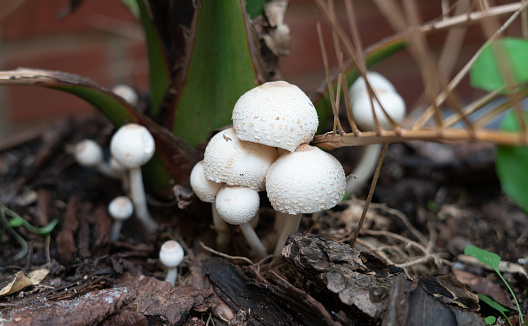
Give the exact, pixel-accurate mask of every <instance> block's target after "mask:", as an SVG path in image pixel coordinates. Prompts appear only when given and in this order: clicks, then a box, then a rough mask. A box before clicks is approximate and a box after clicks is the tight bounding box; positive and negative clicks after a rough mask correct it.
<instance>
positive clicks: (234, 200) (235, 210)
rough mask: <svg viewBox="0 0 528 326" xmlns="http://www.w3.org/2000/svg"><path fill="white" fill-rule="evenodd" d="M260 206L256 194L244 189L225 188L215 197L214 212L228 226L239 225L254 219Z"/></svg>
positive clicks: (251, 190) (253, 191)
mask: <svg viewBox="0 0 528 326" xmlns="http://www.w3.org/2000/svg"><path fill="white" fill-rule="evenodd" d="M259 205H260V197H259V195H258V193H257V192H256V191H255V190H253V189H250V188H246V187H229V186H225V187H224V188H222V189H221V190H220V191H219V192H218V194H217V195H216V210H217V211H218V214H219V215H220V217H221V218H222V219H223V220H224V221H226V222H227V223H229V224H233V225H240V224H243V223H247V222H249V221H251V219H253V217H255V214H256V213H257V210H258V208H259Z"/></svg>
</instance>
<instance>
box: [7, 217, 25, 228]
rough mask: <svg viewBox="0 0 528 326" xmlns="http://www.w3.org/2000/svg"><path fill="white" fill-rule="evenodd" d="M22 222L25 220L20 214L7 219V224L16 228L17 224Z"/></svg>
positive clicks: (22, 223) (19, 224)
mask: <svg viewBox="0 0 528 326" xmlns="http://www.w3.org/2000/svg"><path fill="white" fill-rule="evenodd" d="M24 222H26V220H24V219H23V218H22V217H20V216H17V217H15V218H13V219H11V220H9V226H10V227H12V228H17V227H19V226H22V225H24Z"/></svg>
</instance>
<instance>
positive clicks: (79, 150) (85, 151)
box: [73, 139, 103, 167]
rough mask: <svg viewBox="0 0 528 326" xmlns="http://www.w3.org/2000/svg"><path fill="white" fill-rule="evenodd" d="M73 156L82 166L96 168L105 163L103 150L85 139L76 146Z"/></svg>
mask: <svg viewBox="0 0 528 326" xmlns="http://www.w3.org/2000/svg"><path fill="white" fill-rule="evenodd" d="M73 151H74V153H73V155H74V156H75V160H76V161H77V163H79V164H80V165H82V166H87V167H94V166H97V165H99V164H101V163H103V149H102V148H101V146H99V144H97V143H96V142H95V141H93V140H91V139H84V140H81V141H80V142H78V143H77V144H76V145H75V148H74V150H73Z"/></svg>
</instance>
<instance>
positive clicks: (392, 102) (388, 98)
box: [352, 93, 405, 131]
mask: <svg viewBox="0 0 528 326" xmlns="http://www.w3.org/2000/svg"><path fill="white" fill-rule="evenodd" d="M376 96H377V98H378V100H379V102H380V103H381V105H382V106H383V108H384V109H385V111H386V112H387V114H388V115H389V116H390V117H391V118H392V119H393V120H394V121H395V122H397V123H401V121H402V120H403V118H404V117H405V102H404V101H403V98H402V97H401V96H400V95H399V94H398V93H376ZM372 100H373V102H374V110H375V112H376V118H377V119H378V122H379V124H380V126H381V127H382V128H383V129H388V130H390V129H392V125H391V124H390V122H389V119H388V118H387V116H386V115H385V113H384V112H383V110H382V109H381V106H380V104H379V103H378V101H377V100H376V99H374V98H373V99H372ZM371 105H372V104H371V102H370V99H369V97H368V95H366V96H360V97H357V98H355V99H354V101H353V102H352V114H353V116H354V121H355V122H356V124H357V126H358V128H359V130H361V131H373V130H374V129H375V126H374V117H373V116H372V107H371Z"/></svg>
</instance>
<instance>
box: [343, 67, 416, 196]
mask: <svg viewBox="0 0 528 326" xmlns="http://www.w3.org/2000/svg"><path fill="white" fill-rule="evenodd" d="M366 79H367V81H368V85H369V86H370V88H371V89H372V92H373V95H375V96H372V97H371V96H370V92H369V89H368V86H367V81H365V78H363V77H359V78H358V79H357V80H356V81H355V82H354V83H353V84H352V86H350V89H349V97H350V102H351V103H352V114H353V116H354V121H355V122H356V124H357V126H358V128H359V129H360V130H361V131H375V130H376V123H375V120H374V115H376V120H377V121H378V123H379V127H381V128H382V129H393V124H392V122H394V123H397V124H399V123H401V122H402V120H403V118H404V117H405V109H406V106H405V102H404V100H403V98H402V97H401V96H400V94H398V92H397V91H396V88H395V87H394V85H392V83H391V82H390V81H389V80H388V79H387V78H385V77H383V76H382V75H381V74H379V73H377V72H373V71H369V72H367V75H366ZM391 120H392V122H391ZM380 150H381V145H379V144H374V145H367V146H365V149H364V151H363V153H362V155H361V159H360V161H359V164H358V165H357V166H356V168H355V170H354V172H353V173H352V174H353V175H355V176H356V178H357V179H358V180H357V181H356V182H352V181H351V180H352V178H350V179H349V181H348V182H347V193H349V194H351V193H354V192H357V191H358V190H359V189H360V188H361V187H362V186H363V184H364V183H365V182H366V180H367V179H368V178H369V177H370V176H372V174H373V173H374V169H375V166H376V163H377V161H378V157H379V154H380Z"/></svg>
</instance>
